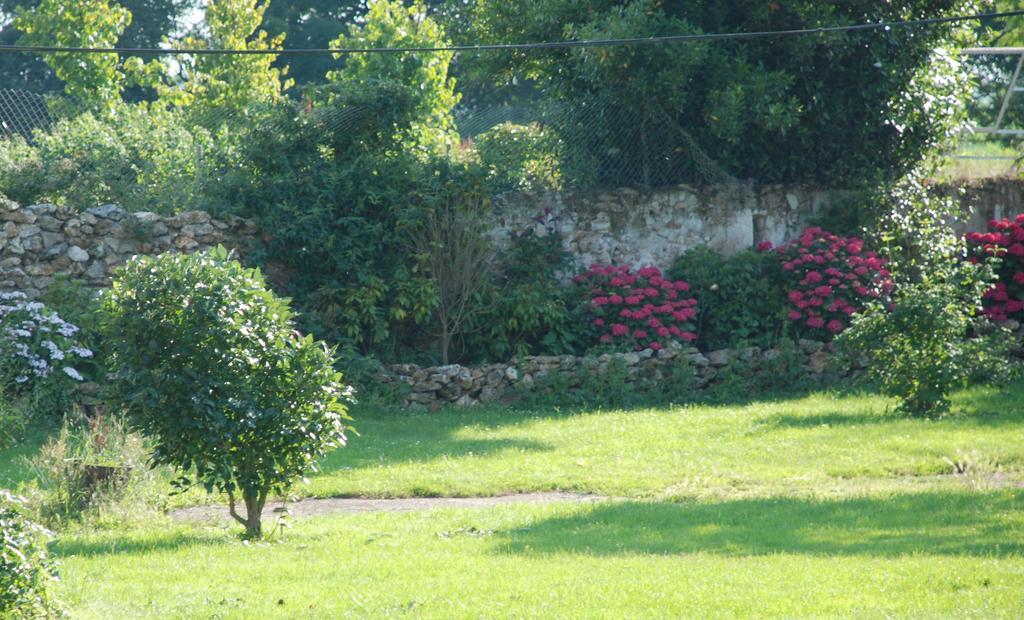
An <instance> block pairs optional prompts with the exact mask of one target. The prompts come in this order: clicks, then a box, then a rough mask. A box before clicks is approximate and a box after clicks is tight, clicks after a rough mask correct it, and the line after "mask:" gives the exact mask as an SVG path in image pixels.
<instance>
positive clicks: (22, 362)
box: [0, 292, 92, 384]
mask: <svg viewBox="0 0 1024 620" xmlns="http://www.w3.org/2000/svg"><path fill="white" fill-rule="evenodd" d="M78 331H79V329H78V327H77V326H75V325H72V324H71V323H68V322H67V321H65V320H64V319H62V318H60V316H58V315H57V313H56V312H50V311H47V309H46V307H45V306H44V305H43V304H41V303H39V302H38V301H30V300H29V299H28V297H26V296H25V294H24V293H21V292H8V293H3V292H0V350H2V352H3V356H4V359H2V360H0V365H2V366H6V367H7V369H8V371H9V372H11V376H14V381H15V382H16V383H20V384H24V383H28V382H29V381H31V380H32V379H33V378H45V377H48V376H50V373H52V372H53V371H54V370H58V369H59V370H61V371H62V372H63V373H64V374H65V375H67V376H68V377H70V378H72V379H74V380H75V381H82V380H83V377H82V374H81V373H80V372H78V370H77V369H75V368H74V367H73V366H72V365H70V362H71V360H72V359H73V358H79V359H86V358H90V357H92V351H90V350H89V349H88V348H86V347H83V346H81V345H80V344H79V343H78V342H76V341H75V340H74V336H75V335H76V334H77V333H78Z"/></svg>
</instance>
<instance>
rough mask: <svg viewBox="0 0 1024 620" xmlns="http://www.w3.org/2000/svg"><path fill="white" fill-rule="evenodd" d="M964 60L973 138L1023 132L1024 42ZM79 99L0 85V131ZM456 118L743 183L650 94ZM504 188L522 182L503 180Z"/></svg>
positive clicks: (272, 119)
mask: <svg viewBox="0 0 1024 620" xmlns="http://www.w3.org/2000/svg"><path fill="white" fill-rule="evenodd" d="M965 62H966V63H967V64H968V66H969V68H970V70H971V71H972V73H973V74H974V76H975V84H976V91H975V94H974V97H973V99H972V102H971V104H970V107H969V115H970V124H971V125H973V126H974V127H975V128H978V129H979V133H976V134H975V136H974V139H977V138H978V137H979V136H981V137H983V138H989V139H995V140H1002V141H1003V142H1007V141H1013V140H1020V139H1021V138H1024V75H1022V74H1021V65H1022V64H1024V51H1022V50H1016V51H1015V52H1013V53H1009V52H1006V51H1000V50H987V51H986V50H974V51H969V52H968V55H967V56H966V57H965ZM1015 77H1016V78H1017V79H1016V81H1015ZM285 105H286V106H291V111H292V113H294V115H296V116H304V120H306V121H311V122H313V123H315V124H316V125H317V127H318V128H319V129H320V130H321V131H323V132H338V133H344V132H351V131H353V130H354V129H356V128H357V127H359V126H360V124H362V123H365V122H369V121H371V120H373V118H374V116H375V114H376V112H375V110H374V109H373V108H372V107H367V106H349V107H336V106H330V105H320V104H318V105H313V104H312V103H310V102H308V101H292V102H290V103H287V104H285ZM77 109H78V108H77V106H75V104H74V103H73V102H69V101H67V100H66V99H64V98H62V97H60V96H56V95H47V96H43V95H40V94H37V93H31V92H27V91H21V90H14V89H0V139H4V138H11V137H13V136H21V137H23V138H25V139H26V140H29V141H32V136H33V132H34V131H36V130H40V129H46V128H48V127H50V126H52V125H53V124H54V123H55V122H56V121H57V120H58V119H59V118H62V117H68V116H71V115H72V114H74V112H75V111H76V110H77ZM267 112H268V110H267V109H266V106H262V107H261V106H252V107H251V108H250V109H247V110H243V111H238V110H230V111H229V110H221V111H216V110H215V111H213V112H206V113H204V115H202V116H196V115H189V114H188V113H187V112H184V111H183V112H182V115H183V117H185V119H186V124H188V123H191V124H194V125H196V126H203V127H205V128H207V129H211V128H218V129H220V128H225V129H226V130H228V131H231V130H233V129H238V130H244V131H246V132H264V131H265V132H276V131H287V127H282V126H281V123H282V121H281V118H282V116H281V114H269V113H267ZM277 112H280V110H277ZM454 120H455V129H456V131H457V132H458V138H459V140H460V141H461V144H462V146H463V147H479V148H480V149H481V150H483V149H484V148H485V147H486V146H487V145H489V144H491V145H493V144H495V143H497V142H499V141H500V139H501V138H502V136H501V134H502V132H504V133H505V134H508V135H511V134H515V133H516V132H517V131H518V132H519V134H518V135H519V136H527V137H529V138H530V139H535V140H538V141H542V142H543V144H538V145H536V146H537V147H538V148H544V149H547V150H549V151H550V153H551V155H552V160H553V162H547V165H550V166H554V167H556V168H557V170H555V171H554V174H552V175H551V178H546V179H545V180H544V181H545V182H546V183H548V184H549V185H550V188H551V189H566V190H582V189H598V188H612V187H640V188H653V187H662V186H666V185H674V184H678V183H693V184H709V185H717V186H725V187H736V186H741V185H742V182H741V181H740V180H739V179H738V178H737V176H736V175H734V174H733V172H732V171H730V170H729V168H728V166H726V165H723V164H722V163H721V162H719V161H718V160H716V158H715V157H714V153H712V152H709V149H707V148H705V146H704V145H702V144H700V143H699V141H698V140H696V139H695V138H694V135H693V132H692V131H690V130H688V128H687V127H684V126H682V125H681V124H680V123H679V122H677V120H676V119H675V118H674V117H673V115H671V114H668V113H665V112H663V111H660V110H659V109H658V108H657V106H656V105H653V104H652V105H648V106H645V108H644V109H635V108H629V107H626V106H624V105H622V104H621V103H620V102H616V101H611V100H607V99H603V98H600V97H594V98H592V99H588V100H581V101H572V102H566V101H545V100H542V99H536V100H529V98H527V100H526V101H525V102H524V101H523V100H522V98H521V97H520V98H517V99H516V102H515V103H498V104H491V105H485V106H479V107H473V108H461V109H457V110H456V112H455V118H454ZM993 136H995V137H994V138H992V137H993ZM506 137H507V135H506ZM519 146H520V147H521V148H527V147H529V145H523V144H520V145H519ZM1018 156H1019V155H1018ZM969 157H994V156H991V155H987V154H985V155H969ZM499 163H500V162H499ZM555 178H556V179H557V180H555ZM503 189H509V190H512V189H523V187H516V186H514V184H509V185H508V186H507V187H505V188H503Z"/></svg>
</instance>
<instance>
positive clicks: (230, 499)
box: [228, 491, 249, 527]
mask: <svg viewBox="0 0 1024 620" xmlns="http://www.w3.org/2000/svg"><path fill="white" fill-rule="evenodd" d="M228 511H229V512H230V513H231V516H232V517H234V519H235V521H238V522H239V523H241V524H242V525H244V526H246V527H248V526H249V521H248V520H246V519H243V518H242V517H240V516H238V512H237V511H236V510H235V494H234V493H232V492H231V491H228Z"/></svg>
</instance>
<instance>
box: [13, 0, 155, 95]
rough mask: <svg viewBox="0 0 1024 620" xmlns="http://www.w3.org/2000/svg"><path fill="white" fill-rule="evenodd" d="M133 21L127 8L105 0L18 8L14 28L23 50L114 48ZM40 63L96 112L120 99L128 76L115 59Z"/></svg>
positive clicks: (50, 0) (66, 57) (64, 57)
mask: <svg viewBox="0 0 1024 620" xmlns="http://www.w3.org/2000/svg"><path fill="white" fill-rule="evenodd" d="M131 19H132V14H131V13H130V12H129V11H128V10H127V9H125V8H124V7H122V6H120V5H118V4H116V3H111V2H109V1H108V0H82V1H81V2H72V3H68V2H63V1H61V0H41V2H39V4H38V5H37V6H36V7H34V8H33V9H31V10H28V9H24V8H22V9H21V10H20V11H19V14H18V17H17V19H15V20H14V26H15V27H16V28H17V29H18V30H20V31H22V32H23V33H24V35H23V37H22V40H21V42H22V43H23V44H25V45H40V46H61V47H114V46H116V45H117V42H118V40H119V39H120V37H121V34H122V33H123V32H124V31H125V29H126V28H127V27H128V24H129V23H131ZM44 59H45V60H46V63H47V64H48V65H49V66H50V67H51V68H52V69H53V72H54V74H56V76H57V77H58V78H60V80H61V81H62V82H63V83H64V90H65V92H66V93H67V94H68V95H70V96H71V97H74V98H76V99H78V100H80V101H83V102H87V103H90V104H93V105H95V106H97V107H110V106H113V105H114V104H115V103H116V102H117V101H119V100H120V98H121V91H122V90H124V87H125V84H126V76H125V73H124V70H123V67H122V65H121V59H120V58H119V57H118V55H117V54H113V53H111V54H85V55H81V54H47V55H45V56H44ZM136 60H137V59H136Z"/></svg>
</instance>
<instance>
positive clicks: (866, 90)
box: [463, 0, 986, 185]
mask: <svg viewBox="0 0 1024 620" xmlns="http://www.w3.org/2000/svg"><path fill="white" fill-rule="evenodd" d="M985 5H986V3H985V2H980V1H975V0H899V1H895V2H884V3H882V2H876V1H874V0H852V1H850V2H842V3H838V2H835V3H823V2H815V1H811V0H805V1H799V2H765V1H764V0H727V1H722V0H700V1H696V2H695V1H690V0H687V1H683V0H630V1H628V2H612V1H610V0H590V1H587V2H580V1H577V0H529V1H526V2H501V1H499V0H480V2H478V3H477V5H476V8H475V9H474V13H473V19H472V20H471V23H472V24H473V28H472V29H471V30H470V32H469V33H467V34H466V40H480V41H483V42H499V41H500V42H527V41H546V40H563V39H570V38H577V39H603V38H617V37H650V36H659V35H678V34H699V33H711V32H747V31H762V30H786V29H797V28H814V27H818V26H834V25H835V26H841V25H849V24H860V23H866V22H877V21H880V20H887V21H890V20H900V19H915V18H923V17H941V16H946V15H952V14H964V13H971V12H974V11H978V10H980V9H982V8H984V6H985ZM973 32H974V31H973V25H972V24H968V25H949V24H945V25H932V26H927V27H919V28H913V29H904V28H892V29H890V30H872V31H862V32H847V33H832V34H822V35H808V36H798V37H769V38H763V39H752V40H729V41H714V42H711V41H703V42H686V43H675V44H662V45H635V46H631V45H623V46H616V47H580V48H572V49H559V50H547V51H539V50H531V51H523V52H516V53H510V54H502V55H493V56H483V55H481V56H478V60H479V62H475V63H474V64H475V65H476V67H475V68H474V70H472V71H468V70H466V67H463V69H464V70H466V72H465V74H464V76H463V80H464V81H469V82H473V83H474V84H479V83H484V84H489V85H491V86H496V87H499V88H507V87H509V85H514V84H522V83H529V82H533V83H534V84H536V87H537V89H538V90H539V92H540V93H541V95H542V96H543V97H544V98H545V100H547V101H556V102H559V103H561V104H562V105H563V106H564V107H567V108H568V109H569V110H572V111H576V112H579V113H581V112H582V111H583V110H595V109H596V110H598V111H603V112H602V113H597V112H590V113H589V114H588V115H587V118H588V121H587V125H586V126H584V127H569V128H568V131H566V132H565V133H564V134H563V135H562V136H560V137H561V138H562V139H563V140H566V141H568V142H569V144H568V145H567V146H568V147H569V148H570V149H575V150H576V151H579V152H583V153H594V152H597V153H601V152H614V153H620V154H621V158H622V160H623V161H630V162H637V164H638V165H636V166H634V169H637V170H639V169H642V166H641V165H639V164H640V163H646V164H647V165H648V167H649V168H650V183H651V184H655V185H657V184H670V183H677V182H679V181H682V180H689V181H693V180H701V179H702V176H701V174H700V170H699V167H698V166H697V165H696V158H693V159H694V162H693V163H692V164H691V165H690V166H688V167H687V166H684V167H680V166H679V165H678V164H675V163H672V162H674V161H677V160H676V159H674V158H672V157H668V158H666V157H664V155H665V154H666V153H669V154H671V153H678V152H683V153H689V152H692V151H693V148H692V145H691V143H690V142H689V141H688V140H686V139H685V138H684V137H683V132H686V133H689V134H690V135H691V136H692V138H693V139H694V142H696V144H697V145H699V146H700V147H701V148H702V149H703V150H704V151H705V152H706V153H708V154H710V155H711V157H712V158H713V159H715V160H716V161H717V162H718V163H719V164H720V165H721V167H723V168H724V169H725V170H727V171H728V172H730V173H731V174H732V175H733V176H735V177H739V178H745V179H754V180H756V181H758V182H765V183H773V182H802V181H809V182H816V183H822V184H832V185H853V184H859V183H861V182H863V181H865V180H871V179H877V178H880V177H888V178H898V177H900V176H901V175H902V174H903V173H904V172H906V170H907V169H908V168H909V167H911V166H913V165H914V163H916V162H917V161H918V160H920V159H921V157H922V156H923V154H924V153H927V152H929V151H931V150H932V149H934V148H935V147H937V146H939V145H940V144H942V143H943V141H944V140H946V139H947V138H949V137H951V136H953V135H954V134H955V133H956V131H957V130H958V126H959V123H960V122H961V116H962V108H963V105H962V98H963V97H964V96H965V95H966V93H967V89H966V88H965V86H966V84H967V82H966V76H965V74H964V72H963V71H962V70H961V66H960V61H959V58H958V55H957V54H956V53H955V50H956V48H957V47H958V45H960V44H961V42H963V41H965V40H966V37H968V36H969V35H971V34H972V33H973ZM571 116H572V114H571V113H570V117H571ZM616 123H631V124H632V125H633V126H634V127H635V128H636V131H632V132H624V131H616V129H619V128H618V127H616V126H615V124H616ZM606 134H607V137H606ZM638 135H639V136H640V139H638V138H637V137H636V136H638ZM662 161H668V162H670V163H672V165H663V164H662V163H661V162H662ZM636 180H637V179H636V175H634V176H633V177H629V176H628V175H625V176H624V175H619V176H615V175H611V176H609V175H607V174H606V175H605V176H604V177H603V178H599V179H597V181H599V182H603V183H605V184H621V183H632V182H636Z"/></svg>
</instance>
